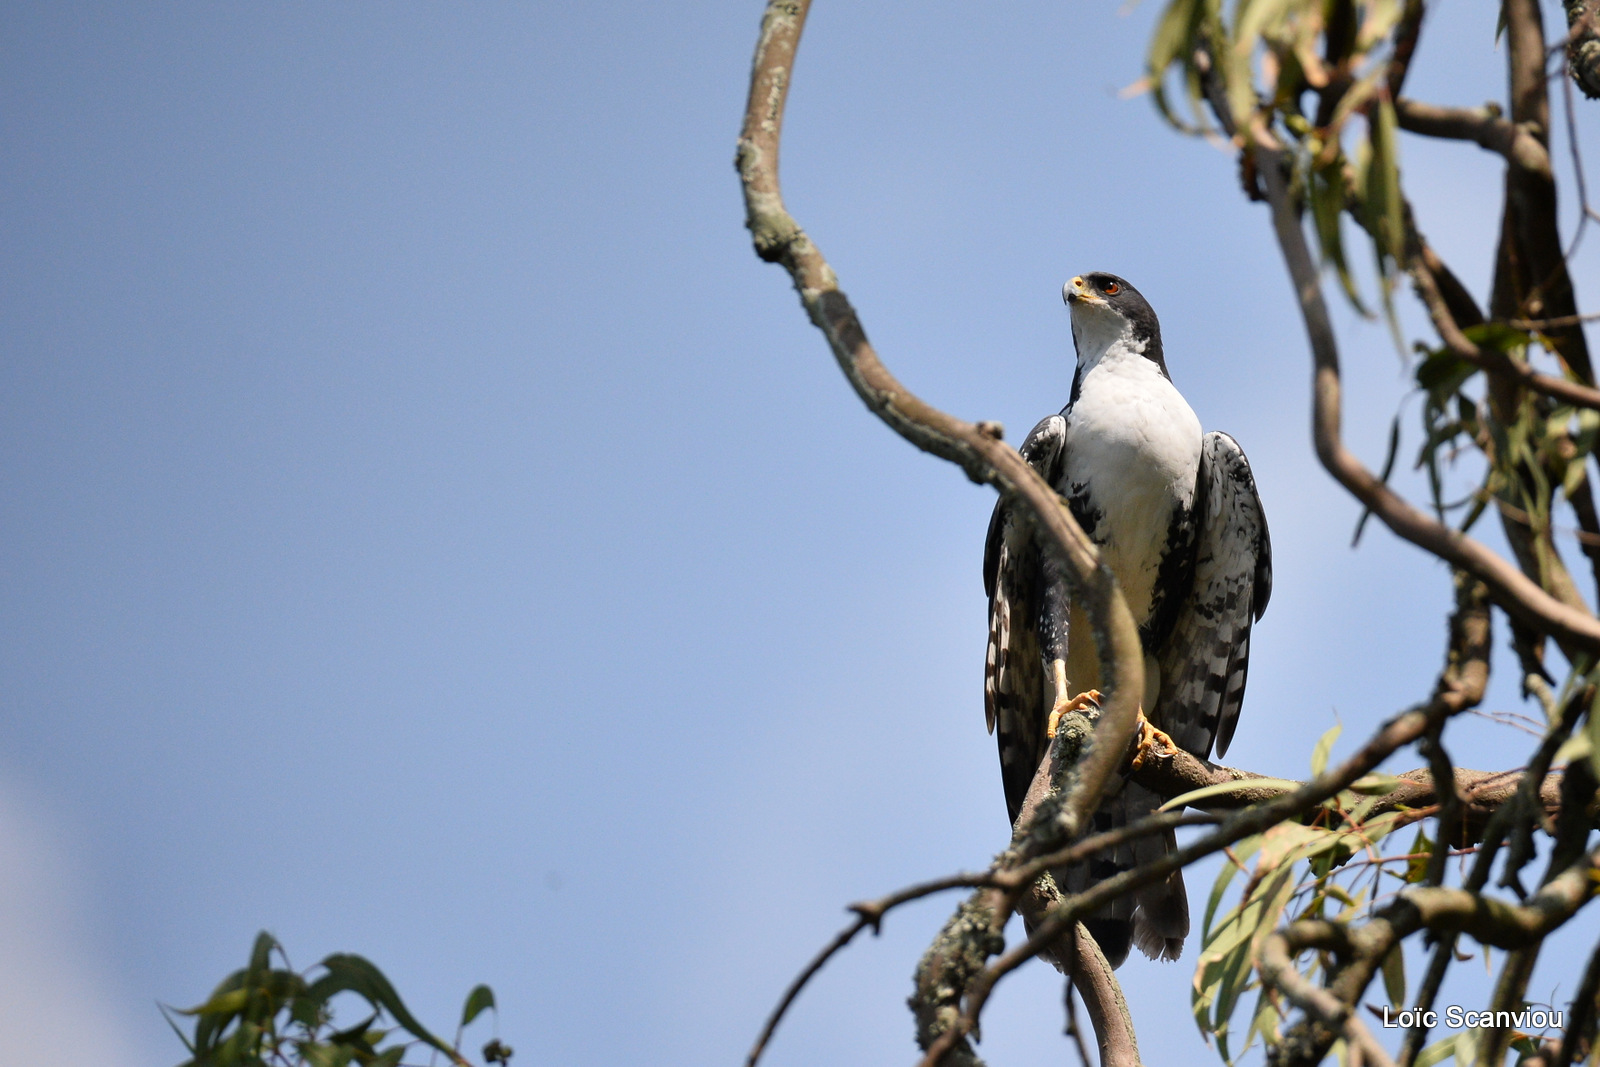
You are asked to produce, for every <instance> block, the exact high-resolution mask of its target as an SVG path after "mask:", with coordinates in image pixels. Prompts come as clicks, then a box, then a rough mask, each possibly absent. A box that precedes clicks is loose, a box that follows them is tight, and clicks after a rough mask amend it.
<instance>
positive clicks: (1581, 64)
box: [1562, 0, 1600, 100]
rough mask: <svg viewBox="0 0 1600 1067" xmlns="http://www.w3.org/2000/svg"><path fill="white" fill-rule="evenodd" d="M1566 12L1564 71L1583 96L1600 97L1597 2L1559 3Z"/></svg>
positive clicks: (1599, 6) (1569, 0)
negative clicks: (1581, 91)
mask: <svg viewBox="0 0 1600 1067" xmlns="http://www.w3.org/2000/svg"><path fill="white" fill-rule="evenodd" d="M1562 6H1564V7H1565V8H1566V9H1567V69H1568V71H1570V72H1571V74H1572V81H1573V84H1574V85H1576V86H1577V87H1578V88H1580V89H1582V90H1583V95H1584V96H1587V97H1588V98H1589V99H1591V100H1594V99H1596V98H1600V0H1562Z"/></svg>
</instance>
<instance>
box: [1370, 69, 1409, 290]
mask: <svg viewBox="0 0 1600 1067" xmlns="http://www.w3.org/2000/svg"><path fill="white" fill-rule="evenodd" d="M1379 69H1380V70H1381V69H1382V67H1381V65H1380V67H1379ZM1370 115H1371V120H1370V122H1371V126H1370V129H1369V130H1368V132H1367V136H1368V139H1369V140H1370V142H1371V144H1372V158H1371V162H1370V165H1369V166H1368V168H1367V184H1366V189H1365V193H1366V196H1365V199H1366V202H1367V209H1368V211H1369V212H1370V213H1371V219H1372V223H1373V227H1374V231H1375V233H1376V235H1377V237H1378V238H1379V246H1380V248H1381V250H1382V251H1383V252H1385V253H1387V254H1388V257H1389V259H1390V261H1391V262H1401V261H1403V260H1404V258H1405V243H1406V236H1405V234H1406V224H1405V200H1404V198H1403V196H1402V194H1401V192H1400V144H1399V132H1400V125H1399V123H1398V122H1397V121H1396V119H1395V115H1394V104H1392V103H1391V102H1390V101H1389V98H1388V97H1387V96H1380V97H1379V98H1378V106H1377V107H1376V108H1374V109H1373V110H1372V111H1371V112H1370Z"/></svg>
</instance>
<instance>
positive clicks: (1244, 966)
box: [1190, 726, 1437, 1064]
mask: <svg viewBox="0 0 1600 1067" xmlns="http://www.w3.org/2000/svg"><path fill="white" fill-rule="evenodd" d="M1339 733H1340V727H1338V726H1334V727H1333V728H1332V729H1330V730H1329V731H1328V732H1327V733H1325V734H1323V736H1322V738H1321V739H1320V740H1319V741H1318V743H1317V745H1316V748H1315V749H1314V750H1313V753H1312V759H1311V773H1312V775H1313V777H1314V776H1316V775H1318V774H1321V773H1322V771H1323V770H1325V769H1326V766H1327V762H1328V756H1329V754H1330V752H1331V751H1332V748H1333V743H1334V741H1335V740H1337V738H1338V736H1339ZM1394 781H1395V780H1394V779H1385V778H1382V777H1380V776H1376V775H1375V776H1371V778H1370V779H1369V780H1366V781H1361V782H1357V783H1355V785H1354V786H1353V787H1352V788H1350V789H1346V790H1343V791H1341V792H1339V793H1338V794H1336V795H1335V796H1333V797H1330V798H1329V799H1328V800H1326V801H1324V802H1323V803H1322V804H1320V805H1319V806H1318V807H1317V808H1315V809H1314V810H1313V811H1311V812H1310V813H1308V815H1307V816H1306V817H1305V818H1304V819H1303V820H1301V821H1298V822H1284V823H1280V824H1278V825H1277V826H1274V827H1272V828H1271V829H1269V830H1267V831H1266V832H1265V833H1261V834H1256V835H1253V836H1251V837H1248V838H1245V839H1244V840H1242V841H1240V842H1239V843H1238V844H1237V845H1236V846H1234V847H1233V848H1231V849H1229V850H1228V851H1227V853H1226V856H1227V863H1225V864H1224V866H1223V868H1222V870H1221V872H1220V873H1219V874H1218V875H1217V879H1216V881H1215V883H1214V884H1213V885H1212V888H1211V895H1210V897H1209V898H1208V900H1207V902H1206V910H1205V917H1204V919H1203V920H1202V922H1201V932H1200V944H1201V949H1200V956H1199V960H1198V962H1197V963H1196V966H1195V975H1194V984H1193V987H1192V990H1191V996H1190V1006H1191V1010H1192V1012H1193V1014H1194V1018H1195V1022H1196V1023H1197V1024H1198V1025H1199V1027H1200V1030H1201V1032H1202V1033H1204V1034H1208V1035H1210V1036H1211V1037H1213V1038H1215V1039H1216V1042H1217V1050H1218V1052H1219V1053H1220V1054H1221V1056H1222V1059H1223V1061H1224V1062H1226V1063H1229V1064H1233V1063H1236V1062H1238V1060H1239V1059H1240V1058H1241V1057H1242V1056H1243V1055H1244V1053H1245V1052H1246V1051H1248V1050H1249V1049H1250V1048H1251V1046H1252V1045H1254V1044H1255V1042H1256V1041H1257V1040H1258V1039H1259V1040H1263V1041H1265V1042H1266V1043H1267V1044H1269V1045H1270V1044H1276V1043H1278V1042H1279V1041H1280V1040H1281V1038H1282V1034H1281V1031H1280V1023H1281V1022H1282V1020H1283V1019H1284V1017H1285V1016H1286V1015H1287V1013H1288V1012H1289V1010H1290V1006H1289V1005H1288V1004H1285V1003H1283V1002H1282V1000H1281V998H1280V996H1279V994H1278V992H1277V991H1276V990H1273V989H1269V988H1264V987H1263V986H1262V984H1261V981H1260V978H1259V977H1258V976H1257V974H1256V961H1257V960H1258V959H1259V957H1260V953H1261V945H1262V942H1263V940H1264V939H1265V938H1266V936H1267V935H1268V934H1269V933H1271V932H1272V931H1273V930H1275V929H1277V928H1279V927H1280V926H1282V925H1285V924H1287V923H1290V922H1295V921H1297V920H1300V919H1308V918H1317V919H1321V918H1331V919H1334V920H1336V921H1339V922H1347V921H1349V920H1351V919H1353V918H1356V917H1357V916H1359V915H1361V914H1364V913H1365V911H1366V910H1367V908H1369V907H1370V906H1371V904H1372V903H1373V902H1374V901H1375V900H1376V899H1378V897H1379V895H1380V893H1382V891H1383V888H1384V884H1385V881H1386V880H1387V881H1388V882H1390V883H1397V884H1396V885H1395V886H1394V887H1395V888H1398V887H1399V886H1402V885H1409V884H1415V883H1418V882H1420V881H1422V879H1423V877H1424V876H1425V872H1426V870H1427V865H1428V863H1427V861H1428V857H1429V856H1430V855H1431V854H1432V852H1433V849H1434V848H1435V847H1437V846H1436V843H1435V842H1433V841H1431V840H1429V838H1428V836H1427V834H1426V833H1425V832H1424V829H1423V827H1421V826H1419V827H1418V830H1417V835H1416V839H1415V840H1414V841H1413V842H1412V844H1411V846H1410V848H1409V849H1408V850H1407V851H1406V852H1404V853H1400V854H1392V855H1383V854H1381V853H1380V851H1379V849H1378V845H1379V844H1380V843H1381V842H1382V841H1383V840H1384V839H1385V838H1387V837H1388V836H1389V835H1390V834H1391V833H1393V832H1394V831H1395V830H1397V829H1399V828H1401V827H1403V826H1405V825H1408V824H1409V823H1412V822H1416V821H1417V820H1418V819H1419V818H1421V816H1422V814H1425V813H1418V812H1411V811H1406V810H1404V809H1401V810H1391V811H1386V812H1383V813H1382V814H1379V815H1373V814H1372V812H1373V809H1374V807H1375V806H1376V805H1377V803H1378V795H1377V794H1381V793H1383V792H1385V791H1387V790H1388V789H1389V788H1392V787H1393V784H1394ZM1357 857H1360V859H1359V860H1357ZM1252 859H1253V860H1254V863H1253V864H1252V863H1251V862H1250V861H1251V860H1252ZM1353 860H1354V861H1356V862H1352V861H1353ZM1240 873H1244V874H1245V875H1246V876H1247V877H1246V880H1245V883H1244V886H1243V888H1242V890H1241V891H1240V893H1239V896H1238V898H1237V900H1236V901H1234V903H1233V904H1232V906H1231V907H1230V908H1228V910H1226V911H1223V912H1222V914H1221V915H1220V916H1219V915H1218V912H1219V911H1221V908H1222V904H1223V901H1224V899H1225V898H1226V897H1227V895H1228V890H1229V888H1230V887H1231V885H1232V884H1233V882H1234V880H1235V879H1236V878H1237V876H1238V875H1239V874H1240ZM1320 962H1321V966H1323V967H1325V966H1326V961H1320ZM1314 966H1316V965H1314ZM1383 980H1384V986H1385V990H1386V992H1387V993H1388V996H1389V999H1390V1001H1391V1003H1393V1004H1394V1005H1396V1006H1397V1007H1398V1006H1401V1005H1403V1004H1404V1003H1405V988H1406V979H1405V962H1404V958H1403V956H1402V955H1401V953H1400V951H1399V949H1398V947H1397V948H1396V950H1395V951H1394V952H1392V953H1390V955H1389V957H1388V958H1387V959H1386V960H1385V962H1384V965H1383ZM1251 992H1255V993H1256V998H1255V1005H1254V1007H1253V1008H1252V1010H1251V1013H1250V1019H1249V1023H1248V1025H1247V1026H1246V1028H1245V1030H1244V1035H1243V1044H1242V1045H1240V1046H1239V1047H1238V1049H1237V1051H1235V1050H1234V1049H1233V1048H1232V1046H1231V1044H1230V1042H1231V1041H1232V1039H1233V1038H1234V1036H1235V1033H1234V1023H1233V1020H1234V1016H1235V1014H1236V1013H1237V1010H1238V1008H1239V1006H1240V1003H1241V1001H1242V999H1243V998H1244V997H1245V996H1246V995H1247V994H1249V993H1251Z"/></svg>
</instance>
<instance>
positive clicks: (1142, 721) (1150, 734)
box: [1129, 708, 1178, 770]
mask: <svg viewBox="0 0 1600 1067" xmlns="http://www.w3.org/2000/svg"><path fill="white" fill-rule="evenodd" d="M1161 748H1165V749H1166V750H1167V751H1168V752H1176V751H1177V750H1178V744H1177V742H1176V741H1174V740H1172V738H1171V737H1169V736H1167V735H1166V734H1165V733H1163V732H1162V731H1160V730H1158V729H1156V728H1155V727H1154V726H1152V725H1150V720H1149V719H1147V718H1145V717H1144V709H1143V708H1141V709H1139V729H1138V731H1137V732H1136V733H1135V734H1134V738H1133V758H1132V759H1131V760H1130V761H1129V766H1130V767H1131V768H1132V769H1133V770H1138V769H1139V768H1140V767H1142V766H1144V761H1145V760H1146V759H1149V758H1150V757H1152V756H1154V755H1156V750H1157V749H1161Z"/></svg>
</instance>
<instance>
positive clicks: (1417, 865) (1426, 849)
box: [1405, 823, 1443, 885]
mask: <svg viewBox="0 0 1600 1067" xmlns="http://www.w3.org/2000/svg"><path fill="white" fill-rule="evenodd" d="M1441 847H1443V846H1441V845H1436V844H1435V843H1434V842H1433V841H1431V840H1429V838H1428V834H1427V831H1426V830H1424V829H1423V824H1422V823H1417V837H1416V840H1414V841H1412V842H1411V848H1410V850H1409V853H1410V855H1411V857H1412V858H1411V859H1408V860H1406V873H1405V880H1406V884H1408V885H1416V884H1417V883H1418V882H1420V881H1422V880H1423V878H1425V877H1427V874H1428V858H1429V857H1430V856H1432V855H1433V850H1434V849H1435V848H1441Z"/></svg>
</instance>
